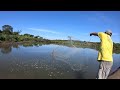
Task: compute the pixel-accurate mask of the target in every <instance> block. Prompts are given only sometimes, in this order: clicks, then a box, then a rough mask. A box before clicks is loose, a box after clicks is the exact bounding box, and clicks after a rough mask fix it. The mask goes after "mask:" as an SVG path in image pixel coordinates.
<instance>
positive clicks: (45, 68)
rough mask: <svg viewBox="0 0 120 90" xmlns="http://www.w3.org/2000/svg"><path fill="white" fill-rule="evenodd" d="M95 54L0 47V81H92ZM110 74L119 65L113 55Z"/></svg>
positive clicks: (64, 49) (46, 47)
mask: <svg viewBox="0 0 120 90" xmlns="http://www.w3.org/2000/svg"><path fill="white" fill-rule="evenodd" d="M97 53H98V51H96V50H94V49H90V48H73V47H67V46H59V45H52V44H50V45H41V46H39V45H38V46H37V45H36V46H26V47H25V46H22V45H21V46H18V47H4V48H0V78H1V79H2V78H4V79H95V78H96V74H97V70H98V66H99V63H98V62H97ZM113 58H114V64H113V67H112V70H111V72H110V73H112V72H113V71H115V70H116V69H117V68H118V67H119V66H120V61H119V60H120V54H113Z"/></svg>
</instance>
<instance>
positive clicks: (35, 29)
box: [28, 28, 61, 34]
mask: <svg viewBox="0 0 120 90" xmlns="http://www.w3.org/2000/svg"><path fill="white" fill-rule="evenodd" d="M28 29H31V30H34V31H38V32H45V33H53V34H61V33H60V32H55V31H52V30H46V29H37V28H28Z"/></svg>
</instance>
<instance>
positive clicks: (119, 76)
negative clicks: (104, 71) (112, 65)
mask: <svg viewBox="0 0 120 90" xmlns="http://www.w3.org/2000/svg"><path fill="white" fill-rule="evenodd" d="M108 79H120V67H119V68H118V69H117V70H116V71H114V72H113V73H112V74H111V75H109V77H108Z"/></svg>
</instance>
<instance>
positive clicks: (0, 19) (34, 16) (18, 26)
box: [0, 11, 120, 42]
mask: <svg viewBox="0 0 120 90" xmlns="http://www.w3.org/2000/svg"><path fill="white" fill-rule="evenodd" d="M5 24H9V25H11V26H13V28H14V31H17V30H21V31H22V32H21V33H20V34H24V33H29V34H32V35H35V36H36V35H39V36H42V37H44V38H47V39H62V40H63V39H68V36H72V38H73V39H74V40H81V41H89V40H90V41H92V42H99V41H100V40H99V38H98V37H94V36H92V37H90V36H89V33H90V32H104V31H105V30H107V29H111V30H112V32H113V36H112V39H113V41H114V42H120V11H0V29H1V28H2V26H3V25H5Z"/></svg>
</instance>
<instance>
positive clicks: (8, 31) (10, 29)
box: [2, 25, 13, 34]
mask: <svg viewBox="0 0 120 90" xmlns="http://www.w3.org/2000/svg"><path fill="white" fill-rule="evenodd" d="M2 31H3V33H4V34H12V33H13V27H12V26H10V25H3V26H2Z"/></svg>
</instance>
